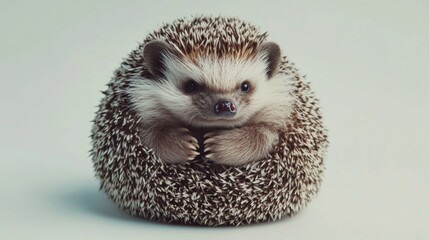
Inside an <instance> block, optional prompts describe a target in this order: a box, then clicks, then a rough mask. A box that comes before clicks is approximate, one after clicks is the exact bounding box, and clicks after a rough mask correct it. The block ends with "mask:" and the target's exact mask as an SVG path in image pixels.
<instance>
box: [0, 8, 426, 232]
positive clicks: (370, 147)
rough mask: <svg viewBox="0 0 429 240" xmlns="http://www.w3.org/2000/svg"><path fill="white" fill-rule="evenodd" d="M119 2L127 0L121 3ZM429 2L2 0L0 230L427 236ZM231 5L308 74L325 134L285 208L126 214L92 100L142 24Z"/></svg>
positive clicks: (142, 32)
mask: <svg viewBox="0 0 429 240" xmlns="http://www.w3.org/2000/svg"><path fill="white" fill-rule="evenodd" d="M125 2H126V3H125ZM428 11H429V2H428V1H425V0H422V1H381V0H380V1H354V2H351V1H340V0H338V1H312V2H311V1H266V0H265V1H254V2H252V1H234V2H232V1H231V2H230V1H211V2H208V1H207V2H205V1H175V2H173V1H171V3H170V2H168V1H163V0H157V1H143V0H140V1H112V2H111V1H99V2H95V1H92V2H89V1H69V2H61V1H28V2H19V1H4V0H2V1H1V2H0V31H1V36H0V81H1V84H0V91H1V93H0V100H1V101H0V113H1V117H0V239H4V240H7V239H43V240H48V239H106V240H107V239H226V238H231V239H429V226H428V225H429V224H428V222H429V210H428V205H429V204H428V203H429V185H428V184H429V146H428V145H429V144H428V143H429V140H428V136H429V127H428V125H429V114H428V109H429V101H428V97H427V94H428V89H429V83H428V82H429V73H428V72H429V70H428V68H429V14H428ZM193 14H194V15H195V14H214V15H218V14H224V15H229V16H239V17H241V18H243V19H245V20H248V21H251V22H252V23H254V24H256V25H258V26H260V27H261V29H262V30H266V31H268V32H269V33H270V35H269V39H270V40H271V41H275V42H277V43H279V45H281V46H282V49H283V52H284V53H285V54H286V55H288V56H289V57H290V58H291V59H292V60H293V61H294V62H295V63H296V64H297V66H298V68H300V70H301V71H302V72H303V73H305V74H307V78H308V79H309V80H310V81H311V82H312V86H313V89H314V90H315V91H316V93H317V96H318V97H319V98H320V100H321V105H322V110H323V115H324V119H325V123H326V125H327V127H328V129H329V139H330V142H331V145H330V148H329V152H328V155H327V158H326V163H327V165H326V167H327V171H326V174H325V180H324V182H323V185H322V188H321V192H320V194H319V195H318V196H317V198H316V199H314V201H312V202H311V203H310V205H309V206H308V207H307V208H306V209H305V210H303V211H302V212H301V213H300V214H298V215H297V216H295V217H293V218H287V219H284V220H281V221H278V222H275V223H268V224H258V225H251V226H245V227H239V228H235V227H220V228H206V227H192V226H177V225H175V226H172V225H166V224H158V223H154V222H149V221H146V220H141V219H136V218H133V217H130V216H128V215H126V214H124V213H122V212H120V211H119V210H117V209H116V207H115V206H114V205H113V204H112V203H111V202H110V201H109V200H108V199H107V198H106V197H105V195H104V194H103V193H102V192H99V191H98V186H99V184H98V182H97V181H96V179H95V178H94V176H93V175H94V173H93V170H92V164H91V160H90V158H89V156H88V150H89V149H90V139H89V134H90V128H91V122H90V121H91V120H92V119H93V117H94V112H95V111H96V109H97V108H96V106H97V105H98V103H99V100H100V98H101V97H102V94H101V93H100V90H105V89H106V86H105V84H106V83H107V82H108V81H109V79H110V77H111V76H112V74H113V71H114V69H116V68H117V67H118V66H119V64H120V62H121V59H122V58H123V57H126V56H127V54H128V53H129V52H130V51H131V50H132V49H134V48H135V47H136V46H137V44H138V42H139V41H141V40H142V39H143V38H144V37H145V36H146V35H147V34H148V33H149V32H150V31H152V30H154V29H156V28H157V27H159V26H161V23H163V22H170V21H172V20H174V19H175V18H178V17H183V16H190V15H193Z"/></svg>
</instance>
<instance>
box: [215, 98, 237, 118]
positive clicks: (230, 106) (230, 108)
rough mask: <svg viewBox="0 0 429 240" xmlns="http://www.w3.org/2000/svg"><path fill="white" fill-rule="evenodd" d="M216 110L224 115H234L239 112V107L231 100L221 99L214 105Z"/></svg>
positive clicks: (218, 113)
mask: <svg viewBox="0 0 429 240" xmlns="http://www.w3.org/2000/svg"><path fill="white" fill-rule="evenodd" d="M214 112H215V113H216V114H217V115H222V116H234V115H235V113H236V112H237V107H236V106H235V104H234V102H233V101H231V100H220V101H218V102H217V103H216V104H215V106H214Z"/></svg>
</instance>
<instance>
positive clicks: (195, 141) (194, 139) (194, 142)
mask: <svg viewBox="0 0 429 240" xmlns="http://www.w3.org/2000/svg"><path fill="white" fill-rule="evenodd" d="M189 141H191V143H193V144H198V140H197V139H196V138H194V137H192V136H191V139H190V140H189Z"/></svg>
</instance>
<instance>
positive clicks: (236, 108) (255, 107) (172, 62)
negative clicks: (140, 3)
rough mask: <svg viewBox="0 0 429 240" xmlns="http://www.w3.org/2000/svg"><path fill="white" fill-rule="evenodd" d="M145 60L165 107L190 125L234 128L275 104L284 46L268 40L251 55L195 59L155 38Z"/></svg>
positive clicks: (148, 46) (149, 46)
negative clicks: (273, 82)
mask: <svg viewBox="0 0 429 240" xmlns="http://www.w3.org/2000/svg"><path fill="white" fill-rule="evenodd" d="M144 60H145V64H146V68H147V69H148V71H149V72H150V73H151V75H152V76H153V78H154V79H153V80H154V81H153V83H152V84H153V86H156V89H157V90H156V92H157V96H156V98H158V100H159V103H160V104H161V105H162V107H164V108H165V109H168V111H169V112H171V113H172V114H174V115H175V116H176V117H178V118H179V119H180V120H181V121H183V122H185V123H187V124H188V125H192V126H195V127H226V128H228V127H235V126H240V125H243V124H245V123H246V121H248V120H249V119H250V118H251V117H252V116H253V115H254V114H255V113H257V112H260V111H263V110H264V108H269V107H270V106H269V103H270V101H269V98H270V96H269V94H270V89H271V88H272V87H273V86H270V83H269V82H270V79H269V78H271V77H272V76H273V75H274V74H275V73H276V70H277V67H278V64H279V62H280V50H279V48H278V46H277V45H276V44H274V43H266V44H263V45H262V46H261V47H260V49H259V50H258V51H257V52H256V53H255V54H253V55H252V56H250V57H248V58H246V59H241V58H237V57H234V56H229V57H222V58H214V57H212V56H208V57H199V58H194V59H192V61H191V60H190V59H189V58H188V57H187V56H183V55H180V54H178V53H177V52H175V51H174V50H173V49H171V47H170V46H169V45H167V44H166V43H164V42H161V41H153V42H150V43H148V44H146V46H145V48H144ZM271 90H272V89H271ZM267 94H268V95H267Z"/></svg>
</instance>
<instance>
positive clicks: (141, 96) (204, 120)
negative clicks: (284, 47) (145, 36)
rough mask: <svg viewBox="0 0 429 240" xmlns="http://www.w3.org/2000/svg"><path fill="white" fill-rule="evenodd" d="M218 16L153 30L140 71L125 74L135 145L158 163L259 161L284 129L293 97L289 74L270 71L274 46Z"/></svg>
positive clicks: (274, 65)
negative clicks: (137, 136) (137, 123)
mask: <svg viewBox="0 0 429 240" xmlns="http://www.w3.org/2000/svg"><path fill="white" fill-rule="evenodd" d="M218 22H219V21H216V20H214V21H210V20H209V19H207V22H206V26H201V27H200V28H192V27H189V28H188V29H186V28H183V29H180V28H177V29H174V31H171V32H169V34H168V35H167V36H168V37H162V36H161V35H159V36H155V37H154V39H153V40H151V41H150V42H147V43H146V44H145V45H144V47H143V52H142V56H143V59H142V61H143V62H142V75H141V76H139V77H136V78H131V79H130V81H131V86H130V88H129V89H127V90H126V91H127V94H129V96H130V101H131V104H132V107H133V108H134V109H135V110H136V112H137V114H138V115H139V117H140V118H141V122H142V131H141V138H142V140H143V144H144V145H145V146H148V147H149V148H151V149H153V150H154V152H155V153H156V154H157V155H158V156H159V157H160V159H162V160H163V161H165V162H168V163H185V162H186V161H189V160H194V159H195V158H196V157H197V156H199V155H200V154H201V156H203V157H204V158H205V159H207V160H210V161H213V162H216V163H218V164H227V165H241V164H245V163H248V162H251V161H256V160H261V159H263V158H264V157H267V156H268V154H269V152H270V151H271V150H272V149H273V146H275V145H276V144H277V143H278V138H279V133H280V132H283V131H285V130H286V127H287V119H288V117H289V114H290V112H291V109H292V102H293V97H292V94H291V93H290V90H291V89H292V88H291V87H290V86H288V84H289V83H290V81H288V80H287V78H290V76H288V75H285V74H279V72H278V69H279V64H280V61H281V50H280V47H279V46H278V45H277V44H276V43H274V42H263V43H257V42H252V41H249V38H250V36H252V34H257V33H256V32H252V31H249V32H247V34H248V35H242V34H241V32H240V27H241V28H242V27H243V26H235V25H234V24H230V23H228V22H227V23H226V24H219V23H218ZM218 31H225V32H226V34H225V36H226V37H225V38H217V37H216V32H218ZM199 150H200V151H199Z"/></svg>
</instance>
